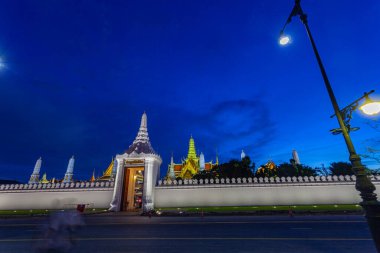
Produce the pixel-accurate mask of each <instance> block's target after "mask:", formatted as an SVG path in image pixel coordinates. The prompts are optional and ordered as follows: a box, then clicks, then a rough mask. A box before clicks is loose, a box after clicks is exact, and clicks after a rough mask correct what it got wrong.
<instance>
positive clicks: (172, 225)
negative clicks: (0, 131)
mask: <svg viewBox="0 0 380 253" xmlns="http://www.w3.org/2000/svg"><path fill="white" fill-rule="evenodd" d="M48 222H49V220H48V219H47V218H41V217H39V218H38V217H36V218H26V217H24V218H21V217H20V218H8V219H4V218H2V219H1V220H0V252H9V253H11V252H17V253H22V252H34V251H35V246H36V245H38V244H39V245H40V244H41V243H42V244H44V243H46V240H43V239H41V236H42V232H41V227H43V226H44V224H47V223H48ZM85 223H86V225H85V226H84V227H83V228H81V229H80V230H78V231H76V232H75V233H74V237H73V242H74V244H73V246H72V248H71V249H70V250H69V251H68V252H91V253H97V252H107V253H108V252H165V253H168V252H276V253H278V252H291V253H295V252H334V253H335V252H366V253H369V252H376V250H375V247H374V244H373V241H372V239H371V237H370V233H369V230H368V227H367V224H366V222H365V220H364V218H363V217H362V216H356V215H349V216H297V217H293V218H292V217H287V216H224V217H221V216H213V217H203V218H202V217H152V218H148V217H134V216H121V215H113V216H87V217H85Z"/></svg>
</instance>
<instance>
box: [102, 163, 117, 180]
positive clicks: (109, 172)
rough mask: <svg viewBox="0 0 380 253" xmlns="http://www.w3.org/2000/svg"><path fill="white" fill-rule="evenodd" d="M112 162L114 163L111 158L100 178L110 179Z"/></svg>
mask: <svg viewBox="0 0 380 253" xmlns="http://www.w3.org/2000/svg"><path fill="white" fill-rule="evenodd" d="M114 162H115V160H114V159H113V158H112V161H111V163H110V164H109V165H108V168H107V169H106V171H105V172H104V173H103V176H102V177H110V176H111V174H112V169H113V164H114Z"/></svg>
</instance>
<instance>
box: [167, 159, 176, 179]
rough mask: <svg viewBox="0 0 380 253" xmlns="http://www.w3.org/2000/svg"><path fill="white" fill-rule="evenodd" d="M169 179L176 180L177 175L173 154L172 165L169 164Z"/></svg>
mask: <svg viewBox="0 0 380 253" xmlns="http://www.w3.org/2000/svg"><path fill="white" fill-rule="evenodd" d="M168 174H169V175H168V177H169V178H170V179H172V180H174V179H175V174H174V158H173V154H172V157H171V158H170V164H169V173H168Z"/></svg>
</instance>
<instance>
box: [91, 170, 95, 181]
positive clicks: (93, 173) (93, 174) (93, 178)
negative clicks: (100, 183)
mask: <svg viewBox="0 0 380 253" xmlns="http://www.w3.org/2000/svg"><path fill="white" fill-rule="evenodd" d="M90 182H95V169H94V171H93V172H92V177H91V179H90Z"/></svg>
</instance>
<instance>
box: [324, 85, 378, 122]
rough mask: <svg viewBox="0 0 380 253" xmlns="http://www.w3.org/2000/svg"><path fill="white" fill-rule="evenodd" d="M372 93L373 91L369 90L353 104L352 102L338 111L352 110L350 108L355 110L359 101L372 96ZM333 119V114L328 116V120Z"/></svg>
mask: <svg viewBox="0 0 380 253" xmlns="http://www.w3.org/2000/svg"><path fill="white" fill-rule="evenodd" d="M374 92H375V91H374V90H371V91H370V92H364V95H363V96H361V97H360V98H358V99H356V100H355V101H354V102H352V103H351V104H349V105H347V106H346V107H344V108H343V109H342V110H340V111H341V112H342V111H344V110H347V109H348V108H352V107H355V109H356V106H355V105H357V104H358V102H359V101H360V100H362V99H364V98H366V97H367V96H368V95H369V94H372V93H374ZM334 117H335V114H333V115H331V116H330V118H334Z"/></svg>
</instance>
